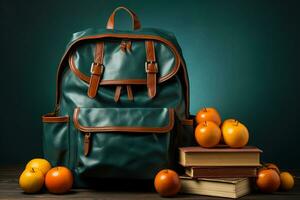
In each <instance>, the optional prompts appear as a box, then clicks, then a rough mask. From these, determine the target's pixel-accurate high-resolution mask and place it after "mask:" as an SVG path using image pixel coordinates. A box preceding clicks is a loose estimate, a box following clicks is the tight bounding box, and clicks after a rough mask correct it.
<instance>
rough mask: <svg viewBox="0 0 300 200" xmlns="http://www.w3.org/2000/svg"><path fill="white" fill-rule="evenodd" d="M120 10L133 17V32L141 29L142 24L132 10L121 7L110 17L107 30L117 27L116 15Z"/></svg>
mask: <svg viewBox="0 0 300 200" xmlns="http://www.w3.org/2000/svg"><path fill="white" fill-rule="evenodd" d="M119 10H125V11H126V12H127V13H128V14H129V15H130V16H131V20H132V25H133V30H137V29H140V28H141V23H140V21H139V19H138V17H137V16H136V14H135V13H134V12H133V11H132V10H130V9H128V8H126V7H124V6H120V7H118V8H116V9H115V10H114V11H113V12H112V14H111V15H110V17H109V18H108V21H107V24H106V28H107V29H114V27H115V15H116V13H117V12H118V11H119Z"/></svg>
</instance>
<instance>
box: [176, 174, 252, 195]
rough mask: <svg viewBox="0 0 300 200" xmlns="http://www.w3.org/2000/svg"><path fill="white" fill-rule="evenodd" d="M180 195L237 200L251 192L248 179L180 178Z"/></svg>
mask: <svg viewBox="0 0 300 200" xmlns="http://www.w3.org/2000/svg"><path fill="white" fill-rule="evenodd" d="M180 179H181V193H186V194H198V195H207V196H215V197H226V198H234V199H236V198H239V197H241V196H244V195H247V194H249V193H250V191H251V183H250V179H249V178H222V179H220V178H218V179H216V178H214V179H212V178H199V179H194V178H191V177H187V176H181V177H180Z"/></svg>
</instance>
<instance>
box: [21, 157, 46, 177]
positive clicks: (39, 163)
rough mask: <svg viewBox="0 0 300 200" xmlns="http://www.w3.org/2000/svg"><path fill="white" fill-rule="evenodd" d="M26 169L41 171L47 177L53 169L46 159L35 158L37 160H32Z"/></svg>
mask: <svg viewBox="0 0 300 200" xmlns="http://www.w3.org/2000/svg"><path fill="white" fill-rule="evenodd" d="M25 168H26V169H32V168H36V169H39V170H41V172H42V173H43V174H44V176H45V175H46V173H47V172H48V171H49V170H50V169H51V164H50V163H49V162H48V161H47V160H46V159H43V158H35V159H32V160H30V161H29V162H28V163H27V165H26V167H25Z"/></svg>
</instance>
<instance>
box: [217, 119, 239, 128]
mask: <svg viewBox="0 0 300 200" xmlns="http://www.w3.org/2000/svg"><path fill="white" fill-rule="evenodd" d="M234 122H237V120H236V119H226V120H225V121H224V122H223V123H222V125H221V129H223V128H224V129H225V128H227V127H226V126H227V125H230V124H232V123H234Z"/></svg>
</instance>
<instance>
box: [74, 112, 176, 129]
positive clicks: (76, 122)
mask: <svg viewBox="0 0 300 200" xmlns="http://www.w3.org/2000/svg"><path fill="white" fill-rule="evenodd" d="M79 114H80V108H75V110H74V115H73V122H74V126H75V127H76V128H77V129H79V130H80V131H82V132H84V133H87V132H88V133H90V132H101V133H104V132H124V133H128V132H129V133H167V132H169V131H170V130H171V129H172V128H173V127H174V109H172V108H169V109H168V124H167V125H166V126H164V127H143V126H99V127H95V126H83V125H81V124H80V122H79V119H78V117H79Z"/></svg>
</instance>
